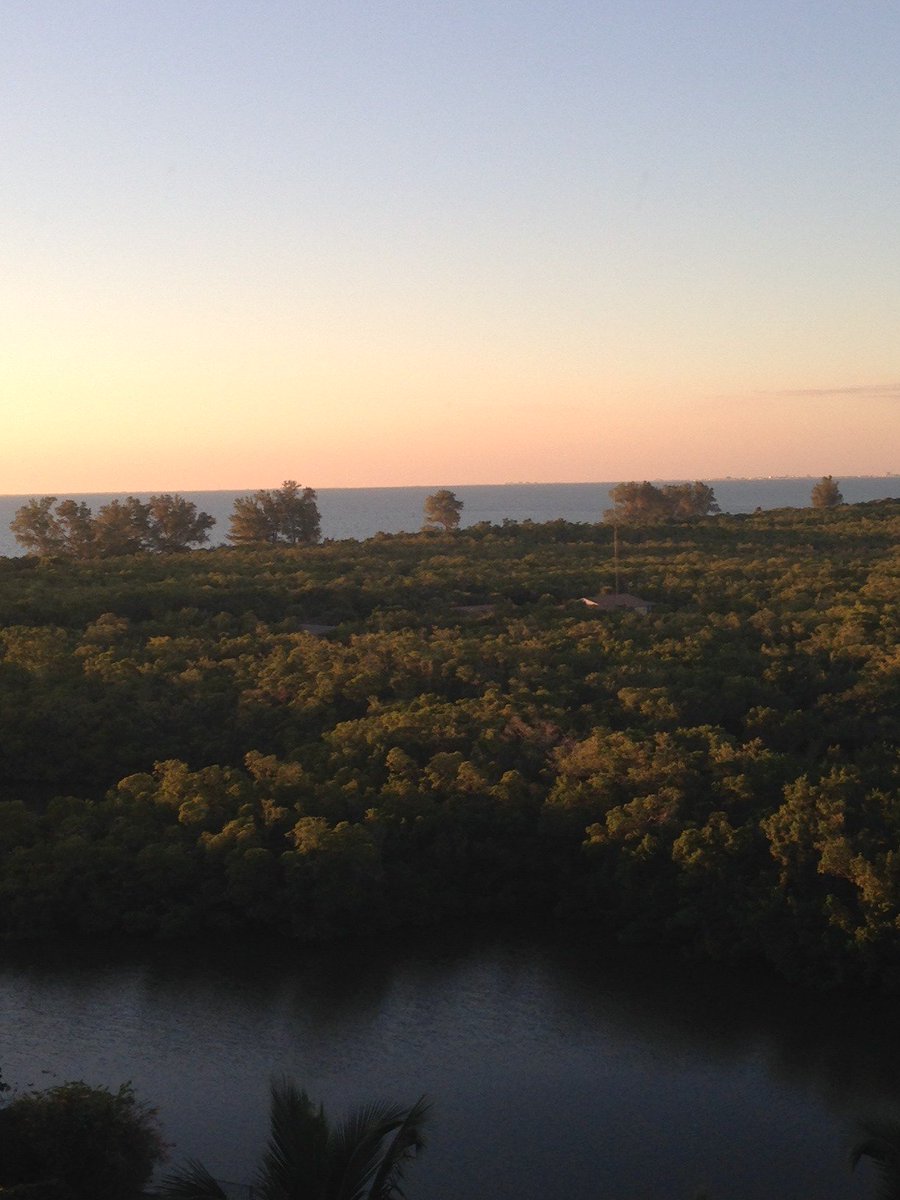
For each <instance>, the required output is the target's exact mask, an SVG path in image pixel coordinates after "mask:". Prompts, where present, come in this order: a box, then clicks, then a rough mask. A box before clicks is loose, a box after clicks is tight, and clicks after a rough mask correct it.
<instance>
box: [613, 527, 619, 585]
mask: <svg viewBox="0 0 900 1200" xmlns="http://www.w3.org/2000/svg"><path fill="white" fill-rule="evenodd" d="M613 565H614V567H615V571H616V595H617V596H618V594H619V522H618V521H613Z"/></svg>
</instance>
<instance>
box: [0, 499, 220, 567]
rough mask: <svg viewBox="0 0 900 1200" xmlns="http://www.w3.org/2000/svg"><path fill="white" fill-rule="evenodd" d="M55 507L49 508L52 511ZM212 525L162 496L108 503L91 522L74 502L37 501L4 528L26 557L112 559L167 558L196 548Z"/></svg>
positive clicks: (186, 504) (188, 505) (188, 506)
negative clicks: (145, 553)
mask: <svg viewBox="0 0 900 1200" xmlns="http://www.w3.org/2000/svg"><path fill="white" fill-rule="evenodd" d="M54 505H55V507H54ZM214 524H215V520H214V519H213V518H212V517H211V516H210V515H209V514H208V513H204V512H198V511H197V506H196V505H195V504H194V503H193V501H191V500H185V499H184V497H183V496H177V495H176V496H173V495H169V494H168V493H166V494H165V495H161V496H151V497H150V499H149V501H147V502H146V503H144V502H143V501H141V500H138V499H137V498H136V497H134V496H128V497H127V498H126V499H124V500H118V499H116V500H110V502H109V503H108V504H104V505H102V506H101V508H100V510H99V512H98V513H97V515H96V517H95V516H94V515H93V513H92V511H91V509H90V507H89V506H88V505H87V504H85V503H83V502H81V503H78V502H76V501H75V500H62V501H60V502H59V503H58V504H57V502H56V497H55V496H43V497H41V499H40V500H30V501H29V502H28V503H27V504H23V505H22V507H21V508H19V509H18V510H17V511H16V515H15V517H14V518H13V520H12V521H11V522H10V529H12V531H13V533H14V534H15V538H16V541H17V542H18V543H19V545H20V546H22V547H23V549H25V550H26V551H27V552H28V553H29V554H34V555H37V556H38V557H47V556H51V555H56V554H62V555H66V556H68V557H70V558H115V557H120V556H122V555H127V554H139V553H141V552H142V551H144V550H155V551H157V552H159V553H164V554H172V553H176V552H181V551H184V550H189V549H190V548H191V547H192V546H199V545H202V544H203V543H204V542H205V541H206V540H207V536H208V531H209V530H210V529H211V528H212V527H213V525H214Z"/></svg>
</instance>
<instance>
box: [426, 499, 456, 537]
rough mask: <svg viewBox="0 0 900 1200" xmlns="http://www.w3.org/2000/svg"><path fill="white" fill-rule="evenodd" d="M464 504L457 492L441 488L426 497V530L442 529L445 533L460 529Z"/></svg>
mask: <svg viewBox="0 0 900 1200" xmlns="http://www.w3.org/2000/svg"><path fill="white" fill-rule="evenodd" d="M462 510H463V502H462V500H460V499H458V498H457V496H456V493H455V492H451V491H449V490H448V489H447V488H440V489H439V490H438V491H436V492H433V493H432V494H431V495H430V496H426V497H425V505H424V512H425V526H424V528H425V529H435V528H440V529H442V530H443V531H444V533H449V532H450V530H451V529H458V528H459V522H460V518H461V517H462Z"/></svg>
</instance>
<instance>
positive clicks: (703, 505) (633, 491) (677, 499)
mask: <svg viewBox="0 0 900 1200" xmlns="http://www.w3.org/2000/svg"><path fill="white" fill-rule="evenodd" d="M609 495H610V499H611V500H612V502H613V507H612V508H611V509H608V510H607V512H606V513H605V514H604V516H605V517H606V519H607V520H608V521H621V522H629V523H636V524H641V523H647V522H653V521H667V520H685V519H687V518H690V517H705V516H708V515H709V514H710V513H717V512H718V511H719V505H718V504H717V502H716V497H715V493H714V492H713V489H712V488H711V487H710V486H709V485H708V484H706V483H700V482H699V481H698V482H696V483H666V484H663V486H662V487H657V486H656V485H655V484H653V483H648V482H647V481H646V480H644V482H643V483H634V482H632V483H619V484H617V485H616V486H615V487H614V488H613V489H612V490H611V491H610V493H609Z"/></svg>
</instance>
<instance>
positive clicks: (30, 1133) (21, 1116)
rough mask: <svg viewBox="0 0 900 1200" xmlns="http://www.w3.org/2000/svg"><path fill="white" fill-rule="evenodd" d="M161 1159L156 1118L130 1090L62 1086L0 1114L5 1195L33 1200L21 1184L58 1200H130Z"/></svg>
mask: <svg viewBox="0 0 900 1200" xmlns="http://www.w3.org/2000/svg"><path fill="white" fill-rule="evenodd" d="M164 1157H165V1146H164V1144H163V1142H162V1139H161V1137H160V1133H159V1128H158V1126H157V1123H156V1112H155V1110H154V1109H151V1108H148V1107H146V1105H143V1104H140V1103H139V1102H138V1101H137V1099H136V1098H135V1095H134V1092H133V1090H132V1088H131V1086H130V1085H129V1084H123V1085H122V1087H120V1088H119V1089H118V1091H116V1092H110V1091H108V1090H107V1089H106V1088H102V1087H89V1086H88V1085H87V1084H85V1083H80V1082H79V1083H65V1084H62V1085H61V1086H60V1087H55V1088H51V1089H50V1090H49V1091H45V1092H30V1093H27V1094H25V1095H22V1096H18V1097H16V1098H15V1099H14V1100H11V1101H9V1102H8V1103H7V1104H5V1105H4V1106H3V1107H2V1108H0V1191H2V1192H3V1194H6V1193H7V1189H9V1190H10V1194H21V1195H23V1196H24V1195H26V1194H28V1195H38V1193H37V1192H32V1191H31V1190H30V1189H28V1190H27V1192H26V1188H25V1187H24V1185H43V1187H44V1188H45V1189H46V1195H47V1196H48V1197H50V1196H57V1197H58V1198H59V1200H129V1198H130V1197H135V1198H136V1197H138V1196H140V1195H142V1192H143V1188H144V1186H145V1185H146V1184H147V1182H148V1181H149V1179H150V1176H151V1175H152V1173H153V1170H154V1168H155V1167H156V1165H157V1164H158V1163H159V1162H161V1161H162V1159H163V1158H164ZM20 1187H21V1189H22V1190H21V1192H19V1188H20Z"/></svg>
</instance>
